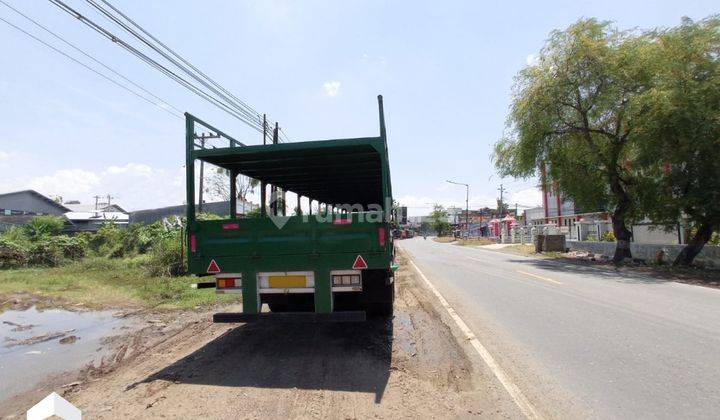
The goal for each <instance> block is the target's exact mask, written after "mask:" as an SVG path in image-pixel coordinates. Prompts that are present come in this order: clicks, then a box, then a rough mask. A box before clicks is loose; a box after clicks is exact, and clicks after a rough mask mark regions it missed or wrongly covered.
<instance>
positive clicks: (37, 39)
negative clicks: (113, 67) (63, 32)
mask: <svg viewBox="0 0 720 420" xmlns="http://www.w3.org/2000/svg"><path fill="white" fill-rule="evenodd" d="M0 21H2V22H5V23H6V24H7V25H9V26H11V27H12V28H14V29H16V30H17V31H20V32H22V33H23V34H25V35H27V36H29V37H30V38H32V39H34V40H35V41H37V42H39V43H41V44H43V45H45V46H46V47H48V48H50V49H52V50H53V51H55V52H56V53H58V54H61V55H63V56H65V58H67V59H69V60H72V61H74V62H75V63H77V64H79V65H81V66H83V67H85V68H86V69H88V70H90V71H91V72H93V73H95V74H97V75H98V76H100V77H102V78H103V79H105V80H107V81H108V82H110V83H112V84H114V85H116V86H118V87H120V88H122V89H125V90H127V91H128V92H130V93H132V94H133V95H135V96H137V97H138V98H140V99H142V100H144V101H146V102H148V103H151V104H153V105H155V106H157V107H158V108H160V109H162V110H163V111H165V112H167V113H169V114H171V115H173V116H175V117H177V118H180V119H182V116H180V115H178V114H176V113H175V112H173V111H171V110H169V109H167V108H165V107H164V106H162V105H160V104H158V103H156V102H153V101H152V100H150V99H148V98H146V97H145V96H143V95H141V94H139V93H138V92H136V91H134V90H132V89H130V88H129V87H127V86H125V85H123V84H122V83H119V82H117V81H116V80H113V79H111V78H110V77H108V76H106V75H105V74H103V73H100V72H99V71H97V70H95V69H94V68H92V67H90V66H88V65H87V64H85V63H83V62H82V61H80V60H78V59H76V58H75V57H72V56H71V55H69V54H67V53H65V52H64V51H62V50H59V49H58V48H55V47H54V46H53V45H51V44H48V43H47V42H45V41H43V40H42V39H40V38H38V37H36V36H35V35H33V34H31V33H30V32H27V31H26V30H24V29H22V28H21V27H19V26H16V25H15V24H13V23H11V22H9V21H7V20H5V19H3V18H2V17H0Z"/></svg>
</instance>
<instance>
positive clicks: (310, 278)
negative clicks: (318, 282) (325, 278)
mask: <svg viewBox="0 0 720 420" xmlns="http://www.w3.org/2000/svg"><path fill="white" fill-rule="evenodd" d="M257 277H258V285H259V286H260V287H259V289H260V293H313V292H314V291H315V273H313V272H312V271H287V272H271V273H258V275H257Z"/></svg>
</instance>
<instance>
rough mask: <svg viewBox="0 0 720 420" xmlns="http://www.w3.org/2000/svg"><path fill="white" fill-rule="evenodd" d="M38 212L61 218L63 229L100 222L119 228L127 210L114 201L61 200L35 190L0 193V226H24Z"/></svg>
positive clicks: (80, 228)
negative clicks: (87, 202)
mask: <svg viewBox="0 0 720 420" xmlns="http://www.w3.org/2000/svg"><path fill="white" fill-rule="evenodd" d="M40 215H52V216H62V217H64V218H65V219H66V220H67V222H66V224H65V231H67V232H77V231H94V230H97V229H98V227H100V225H101V224H103V223H114V224H116V225H118V226H120V227H123V226H126V225H127V223H128V213H127V212H126V211H125V210H124V209H123V208H122V207H120V206H118V205H117V204H111V205H108V204H107V203H105V204H103V203H98V204H95V205H93V204H81V203H80V202H79V201H68V202H66V203H61V202H59V201H55V200H51V199H50V198H48V197H46V196H44V195H42V194H40V193H39V192H37V191H35V190H22V191H15V192H10V193H5V194H0V229H8V228H9V227H12V226H20V225H24V224H25V223H27V222H28V221H29V220H30V219H32V218H33V217H35V216H40Z"/></svg>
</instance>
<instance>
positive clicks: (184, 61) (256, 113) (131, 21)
mask: <svg viewBox="0 0 720 420" xmlns="http://www.w3.org/2000/svg"><path fill="white" fill-rule="evenodd" d="M101 1H102V2H103V3H104V4H105V5H107V6H108V7H110V8H111V9H112V10H113V11H115V12H116V13H117V14H119V15H120V16H122V17H123V18H124V19H125V20H126V21H128V22H129V23H130V24H131V25H133V26H135V27H136V28H137V29H138V30H140V31H141V32H142V33H144V34H145V35H147V36H148V37H150V39H152V40H153V41H155V42H157V43H158V44H159V45H160V46H161V47H162V48H164V49H165V50H166V51H168V52H169V53H170V54H172V55H173V56H175V57H176V58H177V59H179V60H180V61H182V62H183V63H184V64H186V65H187V66H189V67H190V68H191V69H193V70H194V71H196V72H197V73H198V74H200V75H201V76H203V77H204V78H205V79H207V80H208V81H209V82H210V83H212V84H213V85H214V86H216V87H217V88H219V89H221V90H222V91H223V92H225V93H226V94H227V95H229V96H230V97H231V98H233V99H234V100H236V101H238V102H239V103H240V104H241V105H242V106H244V107H246V108H247V109H248V110H250V111H251V112H253V113H254V114H255V115H257V117H258V121H259V122H260V123H262V119H261V118H260V113H259V112H258V111H257V110H255V109H254V108H253V107H252V106H250V105H249V104H248V103H246V102H244V101H243V100H241V99H240V98H238V97H237V96H235V95H234V94H233V93H232V92H230V91H229V90H227V89H225V88H224V87H223V86H222V85H220V84H219V83H217V82H215V81H214V80H213V79H212V78H210V76H208V75H207V74H205V73H203V72H202V71H201V70H200V69H198V68H197V67H195V66H194V65H193V64H192V63H190V62H189V61H188V60H186V59H185V58H183V57H182V56H181V55H180V54H178V53H176V52H175V51H173V50H172V49H171V48H170V47H168V46H167V45H165V44H164V43H163V42H162V41H160V40H159V39H158V38H156V37H155V36H153V35H152V34H151V33H150V32H148V31H147V30H145V29H144V28H143V27H142V26H140V25H139V24H138V23H137V22H135V21H134V20H133V19H131V18H130V17H128V16H127V15H126V14H124V13H123V12H122V11H120V10H119V9H118V8H117V7H115V6H113V5H112V4H111V3H110V2H109V1H107V0H101ZM93 3H94V2H93Z"/></svg>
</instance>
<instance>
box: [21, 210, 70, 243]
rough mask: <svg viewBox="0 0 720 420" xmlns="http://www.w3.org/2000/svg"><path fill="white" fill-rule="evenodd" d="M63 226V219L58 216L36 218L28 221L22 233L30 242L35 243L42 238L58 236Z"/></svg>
mask: <svg viewBox="0 0 720 420" xmlns="http://www.w3.org/2000/svg"><path fill="white" fill-rule="evenodd" d="M64 225H65V219H63V218H62V217H58V216H36V217H33V218H32V219H30V221H29V222H27V224H25V226H23V232H24V233H25V236H27V238H28V239H30V240H31V241H37V240H40V239H42V238H44V237H48V236H55V235H59V234H60V232H62V228H63V226H64Z"/></svg>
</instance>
